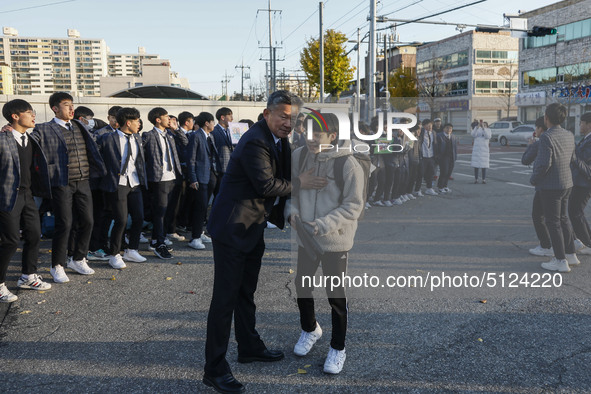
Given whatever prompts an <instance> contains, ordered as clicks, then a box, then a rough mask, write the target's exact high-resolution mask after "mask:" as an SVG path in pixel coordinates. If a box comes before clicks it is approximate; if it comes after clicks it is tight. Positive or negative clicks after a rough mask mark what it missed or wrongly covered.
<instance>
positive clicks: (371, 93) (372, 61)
mask: <svg viewBox="0 0 591 394" xmlns="http://www.w3.org/2000/svg"><path fill="white" fill-rule="evenodd" d="M375 79H376V0H369V81H368V86H367V103H368V106H367V108H368V112H367V121H368V122H369V120H370V119H371V118H373V116H374V115H375V98H376V85H375Z"/></svg>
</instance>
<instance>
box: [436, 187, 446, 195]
mask: <svg viewBox="0 0 591 394" xmlns="http://www.w3.org/2000/svg"><path fill="white" fill-rule="evenodd" d="M438 191H439V193H440V194H445V193H447V192H446V191H445V188H443V189H439V190H438Z"/></svg>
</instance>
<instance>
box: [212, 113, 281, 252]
mask: <svg viewBox="0 0 591 394" xmlns="http://www.w3.org/2000/svg"><path fill="white" fill-rule="evenodd" d="M281 143H282V150H281V153H278V152H277V150H276V148H275V142H274V140H273V134H272V133H271V130H269V127H268V126H267V122H266V121H265V120H264V119H263V120H261V121H259V122H257V123H256V124H255V125H254V126H252V127H251V128H250V129H249V130H248V131H247V132H246V133H245V134H244V135H243V136H242V138H240V142H239V143H238V145H237V146H236V149H235V150H234V152H233V153H232V157H231V158H230V162H229V163H228V167H227V169H226V174H225V175H224V177H223V178H222V183H221V186H220V191H219V194H218V195H217V197H216V199H215V202H214V204H213V207H212V209H211V216H210V218H209V221H208V226H207V229H208V230H209V233H210V234H211V236H212V237H213V238H214V239H215V240H216V241H218V242H221V243H223V244H226V245H228V246H229V247H232V248H235V249H238V250H240V251H241V252H244V253H248V252H250V251H252V250H253V248H254V247H255V246H256V245H257V243H258V241H259V239H260V238H261V237H262V236H263V232H264V229H265V227H266V226H267V221H270V222H271V223H273V224H275V225H277V226H278V227H280V228H283V226H284V217H283V209H284V207H285V201H286V200H287V197H288V196H289V195H290V194H291V181H290V178H291V149H290V146H289V141H288V140H287V138H283V139H282V140H281ZM277 197H280V200H279V204H278V205H274V203H275V201H276V199H277Z"/></svg>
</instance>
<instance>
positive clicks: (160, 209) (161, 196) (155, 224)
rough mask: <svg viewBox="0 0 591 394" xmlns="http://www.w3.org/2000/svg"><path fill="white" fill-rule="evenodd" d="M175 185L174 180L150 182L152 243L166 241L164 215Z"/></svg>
mask: <svg viewBox="0 0 591 394" xmlns="http://www.w3.org/2000/svg"><path fill="white" fill-rule="evenodd" d="M173 187H174V181H164V182H149V183H148V193H149V194H150V205H151V208H152V243H154V242H156V245H161V244H163V243H164V237H165V236H166V234H164V216H165V214H166V207H167V206H168V200H169V196H170V192H171V190H172V188H173Z"/></svg>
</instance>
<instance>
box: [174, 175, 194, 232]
mask: <svg viewBox="0 0 591 394" xmlns="http://www.w3.org/2000/svg"><path fill="white" fill-rule="evenodd" d="M183 188H184V190H183V192H182V193H181V202H180V205H179V209H178V213H177V215H176V225H177V226H183V227H191V222H192V221H193V217H192V216H193V214H192V210H193V198H194V195H193V193H192V192H191V191H192V190H193V189H191V187H190V185H189V182H186V181H185V182H183ZM174 232H176V228H175V229H174V231H173V233H174Z"/></svg>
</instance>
